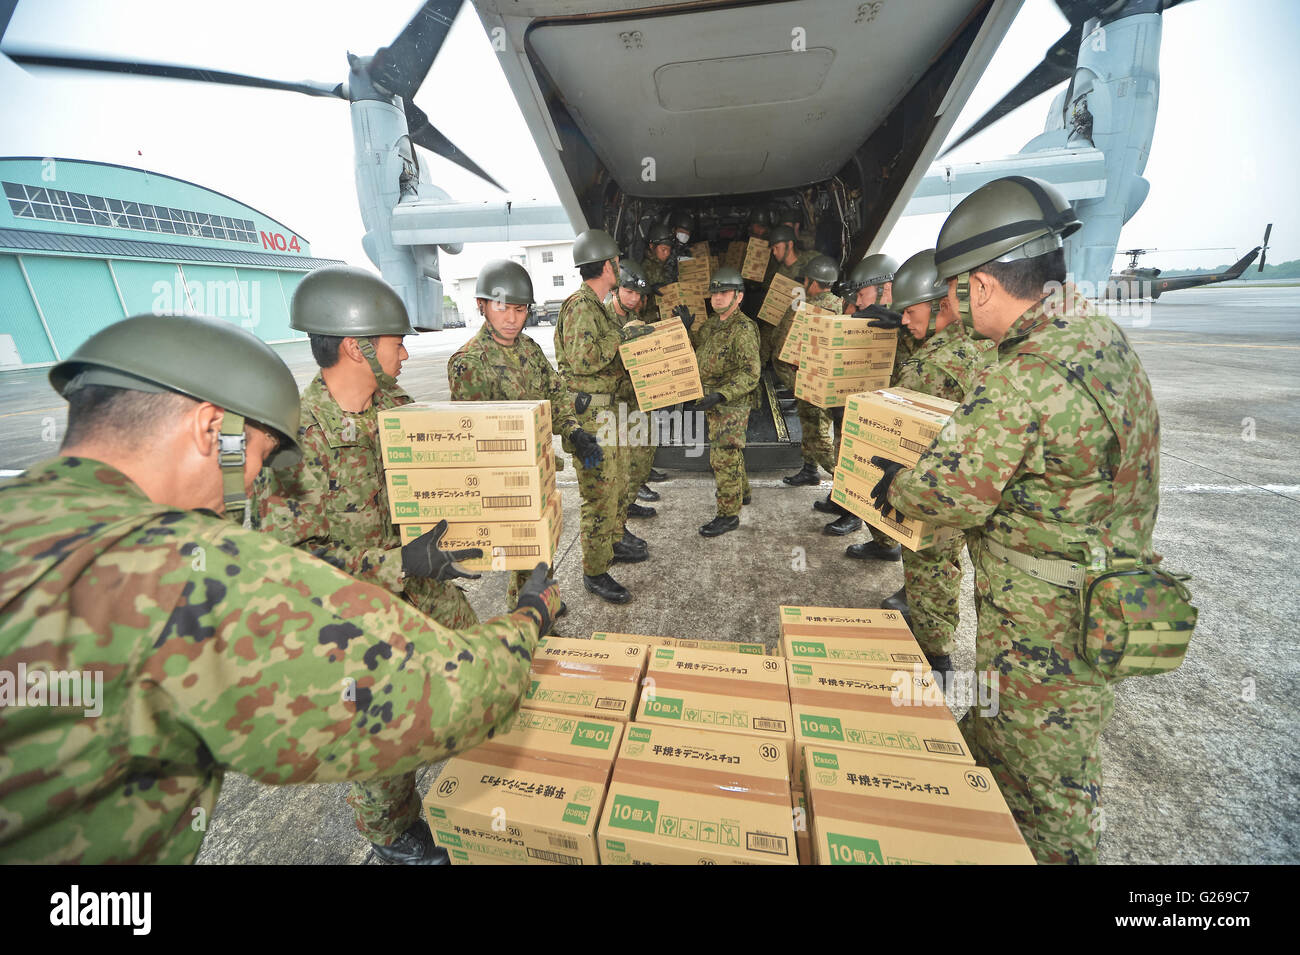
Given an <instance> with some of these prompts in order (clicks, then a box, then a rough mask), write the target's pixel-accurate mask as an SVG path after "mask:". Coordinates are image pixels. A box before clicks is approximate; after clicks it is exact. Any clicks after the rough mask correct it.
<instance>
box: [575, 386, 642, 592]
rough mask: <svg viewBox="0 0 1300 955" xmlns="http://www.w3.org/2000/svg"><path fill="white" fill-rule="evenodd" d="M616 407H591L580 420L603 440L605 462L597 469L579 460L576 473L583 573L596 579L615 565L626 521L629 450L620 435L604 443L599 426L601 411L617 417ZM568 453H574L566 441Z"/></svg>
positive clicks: (588, 431) (580, 425) (582, 425)
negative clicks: (619, 541) (616, 551)
mask: <svg viewBox="0 0 1300 955" xmlns="http://www.w3.org/2000/svg"><path fill="white" fill-rule="evenodd" d="M616 410H617V409H616V406H612V405H605V406H603V407H600V408H596V407H591V408H588V409H587V411H586V412H584V413H583V414H582V415H580V416H579V418H578V425H579V427H581V428H582V429H583V430H584V431H586V432H587V433H588V434H593V435H596V436H598V437H600V438H601V439H602V443H601V446H600V449H601V451H602V452H604V455H605V457H604V460H603V461H601V463H600V464H599V465H597V466H596V467H594V468H589V467H585V466H584V465H583V463H582V461H580V460H579V459H578V458H577V456H576V455H575V456H574V458H573V469H574V470H575V471H577V472H578V493H579V494H580V495H581V496H582V520H581V540H582V572H583V573H584V574H586V575H587V576H588V577H596V576H599V575H600V574H603V573H605V571H607V570H609V565H610V564H611V563H613V561H614V542H615V541H618V540H622V538H623V525H624V524H625V523H626V520H627V508H626V507H624V506H623V504H624V491H625V490H626V488H627V448H624V447H622V446H621V445H620V444H619V443H618V437H617V433H615V434H614V435H613V440H612V441H607V440H605V436H606V434H607V431H608V429H607V430H606V431H602V430H601V429H600V428H599V427H598V425H597V414H598V413H599V412H601V411H606V412H609V413H610V414H614V413H615V412H616ZM565 441H566V444H565V450H566V451H569V453H571V454H572V453H573V452H572V449H571V448H569V447H568V443H567V442H568V439H567V438H566V439H565Z"/></svg>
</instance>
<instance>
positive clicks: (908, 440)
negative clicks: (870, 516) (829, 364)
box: [844, 388, 957, 467]
mask: <svg viewBox="0 0 1300 955" xmlns="http://www.w3.org/2000/svg"><path fill="white" fill-rule="evenodd" d="M956 410H957V402H955V401H947V400H945V399H943V398H935V397H933V396H932V395H923V394H921V393H920V392H919V391H910V390H908V389H907V388H882V389H880V390H878V391H875V392H873V393H870V394H861V395H854V396H853V397H851V398H850V399H849V401H848V402H847V403H846V404H845V406H844V434H845V435H847V436H850V437H854V438H857V439H858V440H859V441H860V442H861V443H863V444H867V445H870V446H871V447H873V448H875V449H877V450H875V451H873V452H872V454H879V455H881V456H882V457H886V458H889V459H890V460H891V461H897V462H899V463H900V464H906V465H907V466H908V467H911V466H912V465H914V464H916V462H917V461H919V460H920V459H921V455H923V454H924V453H925V452H926V451H927V450H929V448H930V445H932V444H933V443H934V439H935V438H937V437H939V432H940V431H941V430H943V426H944V425H945V424H947V423H948V419H949V418H951V417H952V413H953V412H954V411H956ZM868 456H870V455H868Z"/></svg>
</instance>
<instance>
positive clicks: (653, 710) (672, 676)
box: [636, 647, 794, 749]
mask: <svg viewBox="0 0 1300 955" xmlns="http://www.w3.org/2000/svg"><path fill="white" fill-rule="evenodd" d="M636 721H637V722H638V723H642V722H644V723H661V724H664V725H668V726H694V727H697V728H699V729H706V730H717V731H719V732H724V733H739V734H743V735H747V736H759V737H763V738H766V739H775V740H780V741H782V742H783V743H785V744H786V747H787V749H788V748H789V744H790V743H791V742H792V741H793V739H794V737H793V733H792V730H791V724H790V697H789V694H788V692H787V690H786V677H785V665H784V663H783V662H782V661H781V660H780V658H777V657H768V656H763V657H751V656H748V655H743V654H739V653H719V652H716V651H713V650H691V649H684V648H680V647H652V648H651V649H650V659H649V662H648V663H647V664H646V677H645V686H644V689H643V690H642V692H641V702H640V704H639V705H638V707H637V711H636Z"/></svg>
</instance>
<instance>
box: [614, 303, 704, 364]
mask: <svg viewBox="0 0 1300 955" xmlns="http://www.w3.org/2000/svg"><path fill="white" fill-rule="evenodd" d="M650 327H651V328H653V329H654V331H653V332H651V333H650V334H649V335H641V336H639V337H637V338H634V339H632V340H631V341H626V342H624V343H623V344H621V345H619V346H618V353H619V355H620V356H621V357H622V359H623V367H624V368H626V369H627V370H628V372H629V374H630V373H631V371H632V369H633V368H640V367H643V366H646V365H655V364H658V363H659V362H661V361H666V360H667V359H669V358H680V357H681V356H682V355H689V354H694V352H693V350H692V349H691V337H690V335H689V334H688V333H687V331H686V327H685V326H684V325H682V320H681V319H680V318H675V317H672V316H670V317H668V318H665V319H664V320H663V321H660V322H655V323H654V324H653V325H652V326H650Z"/></svg>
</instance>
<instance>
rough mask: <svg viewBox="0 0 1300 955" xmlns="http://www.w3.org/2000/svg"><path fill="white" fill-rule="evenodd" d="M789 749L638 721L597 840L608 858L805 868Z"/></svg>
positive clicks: (618, 763) (609, 861)
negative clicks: (796, 827)
mask: <svg viewBox="0 0 1300 955" xmlns="http://www.w3.org/2000/svg"><path fill="white" fill-rule="evenodd" d="M790 803H791V798H790V777H789V770H788V768H787V755H786V751H785V748H784V747H783V746H782V745H781V743H780V742H777V741H775V740H760V739H755V738H753V737H748V736H734V735H730V734H726V733H710V732H705V731H701V730H691V729H681V728H677V727H666V726H648V725H645V724H636V723H634V724H632V725H630V726H628V728H627V734H626V736H625V737H624V740H623V745H622V747H621V748H620V749H619V753H618V758H617V759H616V760H615V761H614V774H613V778H612V779H611V780H610V784H609V792H608V795H607V797H606V799H605V809H604V811H603V812H602V813H601V819H600V826H599V828H598V830H597V840H598V843H599V846H600V861H601V862H602V863H603V864H604V865H629V864H636V863H656V864H668V865H672V864H677V865H716V864H759V865H795V864H797V861H798V860H797V856H796V849H795V832H794V825H793V814H792V811H791V805H790Z"/></svg>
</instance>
